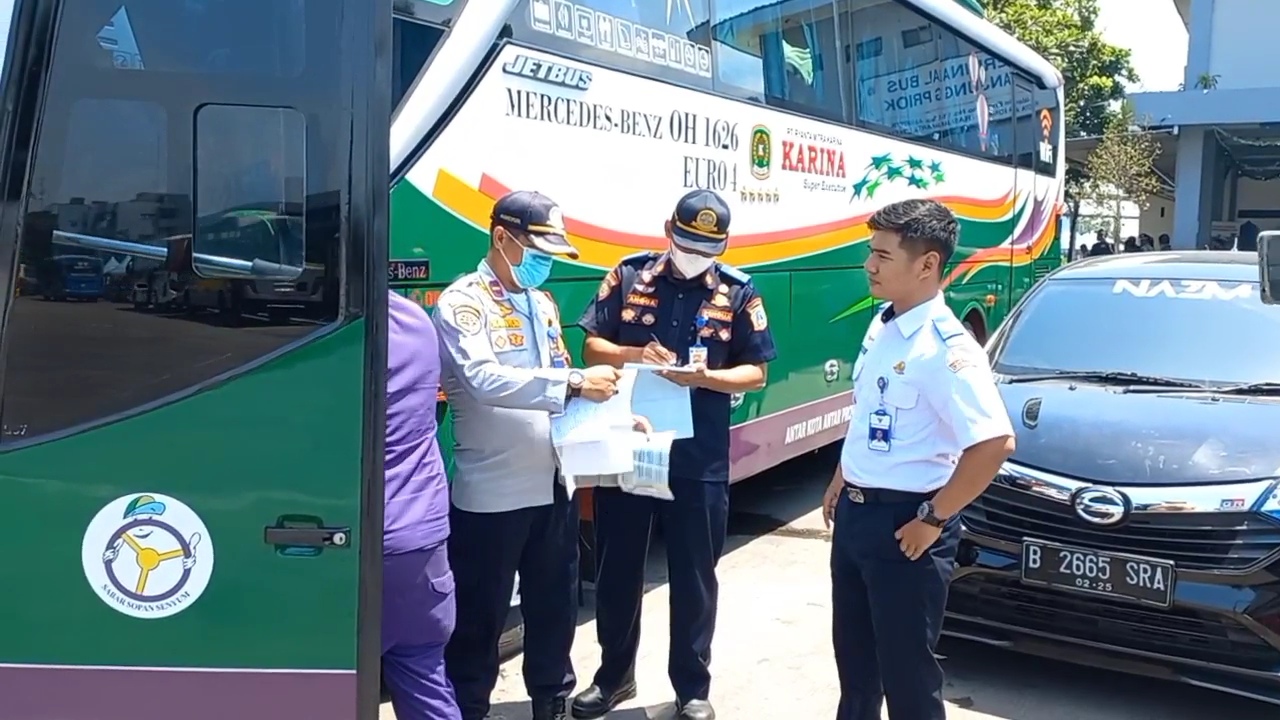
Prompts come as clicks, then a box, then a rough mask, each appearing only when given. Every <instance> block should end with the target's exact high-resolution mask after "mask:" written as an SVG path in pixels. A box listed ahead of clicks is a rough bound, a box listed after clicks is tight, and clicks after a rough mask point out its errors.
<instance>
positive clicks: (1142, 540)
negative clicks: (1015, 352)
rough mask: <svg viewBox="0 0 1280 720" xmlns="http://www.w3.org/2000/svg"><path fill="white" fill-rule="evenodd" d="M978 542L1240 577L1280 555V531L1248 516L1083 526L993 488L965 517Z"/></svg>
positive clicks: (1065, 512) (1027, 497)
mask: <svg viewBox="0 0 1280 720" xmlns="http://www.w3.org/2000/svg"><path fill="white" fill-rule="evenodd" d="M962 518H963V520H964V524H965V527H966V528H968V529H969V531H970V532H973V533H975V534H977V535H981V536H984V537H989V538H992V539H995V540H1004V541H1007V542H1014V543H1021V542H1022V540H1023V539H1024V538H1036V539H1038V540H1048V541H1051V542H1060V543H1063V544H1066V545H1074V546H1076V547H1084V548H1095V549H1098V550H1104V551H1105V550H1109V551H1112V552H1123V553H1131V554H1134V555H1145V556H1149V557H1154V558H1162V559H1165V560H1172V561H1173V562H1174V563H1175V564H1176V565H1177V566H1178V567H1180V568H1187V569H1193V570H1243V569H1245V568H1249V567H1252V566H1253V565H1256V564H1257V563H1259V562H1261V561H1263V560H1265V559H1267V558H1268V557H1269V556H1271V555H1272V554H1274V553H1275V552H1276V551H1277V550H1280V524H1277V523H1274V522H1271V521H1270V520H1268V519H1267V518H1265V517H1262V516H1261V515H1255V514H1253V513H1248V512H1185V513H1178V512H1161V513H1140V514H1136V515H1133V516H1131V517H1130V519H1129V521H1128V522H1126V523H1125V524H1123V525H1120V526H1116V527H1110V528H1103V527H1096V526H1090V525H1087V524H1085V522H1084V521H1083V520H1081V519H1080V518H1078V517H1076V515H1075V513H1074V512H1073V511H1072V509H1071V506H1070V505H1069V504H1067V503H1063V502H1057V501H1055V500H1052V499H1050V498H1046V497H1042V496H1039V495H1035V494H1032V493H1028V492H1024V491H1022V490H1018V489H1015V488H1011V487H1006V486H1004V485H999V484H993V485H992V486H991V487H989V488H988V489H987V491H986V492H985V493H983V495H982V496H981V497H980V498H978V499H977V500H976V501H975V502H974V503H973V504H972V505H970V506H969V507H968V508H966V509H965V510H964V513H963V515H962Z"/></svg>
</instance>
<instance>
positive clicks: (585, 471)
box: [551, 371, 636, 476]
mask: <svg viewBox="0 0 1280 720" xmlns="http://www.w3.org/2000/svg"><path fill="white" fill-rule="evenodd" d="M635 380H636V374H635V373H634V372H626V371H623V372H622V373H620V374H619V378H618V394H617V395H614V396H613V397H611V398H609V399H608V400H605V401H604V402H592V401H591V400H587V399H585V398H572V399H570V400H569V402H568V403H566V404H565V406H564V412H563V413H561V414H559V415H556V416H553V417H552V418H551V442H552V443H553V444H554V445H555V446H556V449H557V450H558V451H559V453H560V469H561V473H562V474H563V475H567V476H571V475H609V474H613V473H620V472H626V471H628V470H630V469H631V467H632V459H631V452H630V446H627V447H620V446H619V444H618V443H617V442H612V441H615V440H617V438H618V437H619V436H626V435H629V434H631V432H632V426H633V424H634V423H633V420H632V416H631V395H632V392H633V390H634V388H635Z"/></svg>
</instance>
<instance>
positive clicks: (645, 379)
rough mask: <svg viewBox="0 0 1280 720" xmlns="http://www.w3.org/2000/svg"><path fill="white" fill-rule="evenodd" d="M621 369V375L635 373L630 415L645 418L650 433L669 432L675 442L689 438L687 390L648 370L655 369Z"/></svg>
mask: <svg viewBox="0 0 1280 720" xmlns="http://www.w3.org/2000/svg"><path fill="white" fill-rule="evenodd" d="M622 367H623V370H624V371H626V370H630V371H633V372H634V373H635V385H634V387H633V389H632V393H631V412H633V413H635V414H636V415H640V416H642V417H644V418H647V419H648V420H649V424H650V425H652V426H653V430H654V432H657V433H663V432H669V433H672V436H673V437H674V438H677V439H679V438H691V437H693V405H692V404H691V398H690V394H689V388H687V387H681V386H679V385H677V384H675V383H673V382H671V381H670V380H667V379H666V378H663V377H662V376H660V375H658V374H657V373H655V372H654V371H653V370H651V369H648V368H653V367H655V366H652V365H638V364H634V365H633V364H627V365H623V366H622ZM642 368H645V369H642ZM658 369H661V370H671V369H674V368H663V367H659V368H658ZM619 394H621V393H619Z"/></svg>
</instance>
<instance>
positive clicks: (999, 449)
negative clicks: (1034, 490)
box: [929, 338, 1014, 519]
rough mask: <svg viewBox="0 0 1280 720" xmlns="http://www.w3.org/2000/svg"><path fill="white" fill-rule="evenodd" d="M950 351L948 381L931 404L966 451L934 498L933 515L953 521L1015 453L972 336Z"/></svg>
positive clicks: (984, 358)
mask: <svg viewBox="0 0 1280 720" xmlns="http://www.w3.org/2000/svg"><path fill="white" fill-rule="evenodd" d="M958 345H959V347H956V348H948V353H947V356H946V367H945V368H943V369H942V370H941V371H940V372H941V373H942V374H943V375H945V376H946V377H945V379H944V380H943V381H942V382H939V383H938V384H937V387H938V391H937V392H934V393H930V395H929V402H930V404H931V405H933V407H934V409H935V410H936V411H937V413H938V414H939V415H940V416H941V417H942V418H943V420H945V421H947V422H948V423H949V424H950V426H951V427H952V428H953V430H954V432H955V434H956V438H957V439H958V440H959V441H960V444H961V445H962V446H963V447H964V448H965V450H964V452H962V453H961V454H960V459H959V461H958V462H957V463H956V468H955V470H953V471H952V472H951V479H950V480H948V481H947V484H946V485H945V486H943V488H942V489H941V490H939V491H938V494H937V495H936V496H934V498H933V509H934V514H935V515H936V516H937V517H939V518H942V519H946V518H950V517H954V516H955V515H956V514H957V513H959V512H960V511H961V510H963V509H964V508H965V507H966V506H968V505H969V503H971V502H973V501H974V500H975V499H977V497H978V496H979V495H981V494H982V493H983V491H984V490H986V489H987V486H988V485H990V484H991V481H992V480H993V479H994V478H995V476H996V474H997V473H999V472H1000V465H1001V464H1002V463H1003V462H1004V461H1005V460H1007V459H1008V458H1009V456H1010V455H1012V454H1013V450H1014V434H1013V425H1012V424H1011V423H1010V422H1009V413H1008V412H1007V411H1006V410H1005V407H1004V401H1003V400H1002V399H1001V398H1000V391H999V390H998V389H997V388H996V383H995V379H994V378H993V377H992V375H991V366H990V365H989V364H988V362H987V356H986V354H985V353H983V352H982V348H980V347H979V346H978V344H977V343H976V342H974V341H973V340H972V339H971V338H965V340H964V342H963V343H958Z"/></svg>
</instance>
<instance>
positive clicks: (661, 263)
mask: <svg viewBox="0 0 1280 720" xmlns="http://www.w3.org/2000/svg"><path fill="white" fill-rule="evenodd" d="M666 269H667V255H666V253H663V254H662V255H659V256H658V261H657V262H655V263H654V264H653V272H654V273H655V274H658V275H660V274H662V271H663V270H666Z"/></svg>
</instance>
